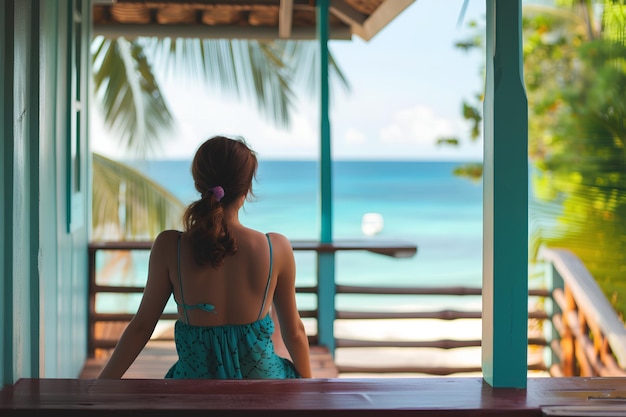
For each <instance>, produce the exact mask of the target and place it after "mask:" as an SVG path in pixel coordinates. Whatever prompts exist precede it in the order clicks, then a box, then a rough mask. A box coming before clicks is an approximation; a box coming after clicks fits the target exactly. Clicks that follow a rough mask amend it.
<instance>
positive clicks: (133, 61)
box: [92, 37, 173, 156]
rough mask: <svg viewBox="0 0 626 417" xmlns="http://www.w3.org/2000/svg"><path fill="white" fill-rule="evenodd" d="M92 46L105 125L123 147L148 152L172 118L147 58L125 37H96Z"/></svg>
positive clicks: (161, 136)
mask: <svg viewBox="0 0 626 417" xmlns="http://www.w3.org/2000/svg"><path fill="white" fill-rule="evenodd" d="M92 49H93V58H92V60H93V77H94V86H95V93H96V99H97V101H98V102H99V103H100V106H101V108H102V110H103V113H104V122H105V125H106V127H107V128H109V129H112V130H113V131H114V132H115V134H116V135H117V137H118V138H119V141H120V145H122V146H124V147H125V148H127V149H129V150H134V151H135V152H136V153H137V154H138V155H139V156H144V155H146V154H148V153H150V152H151V151H153V150H154V149H156V148H157V147H158V145H159V144H160V142H159V140H160V139H161V138H163V137H164V133H167V132H169V131H170V130H171V128H172V127H173V118H172V115H171V112H170V109H169V107H168V106H167V103H166V101H165V98H164V97H163V95H161V93H160V89H159V85H158V82H157V80H156V78H155V76H154V74H153V71H152V67H151V64H150V62H149V60H148V58H147V57H146V55H145V54H144V53H143V50H142V48H141V46H140V45H138V44H137V43H135V42H130V41H128V40H126V39H124V38H117V39H114V40H111V39H107V38H103V37H98V38H96V39H95V40H94V42H93V45H92Z"/></svg>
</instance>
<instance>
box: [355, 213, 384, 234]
mask: <svg viewBox="0 0 626 417" xmlns="http://www.w3.org/2000/svg"><path fill="white" fill-rule="evenodd" d="M384 225H385V221H384V219H383V216H382V214H380V213H365V214H364V215H363V218H362V220H361V231H362V232H363V234H364V235H366V236H374V235H377V234H379V233H380V232H382V231H383V226H384Z"/></svg>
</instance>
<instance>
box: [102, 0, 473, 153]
mask: <svg viewBox="0 0 626 417" xmlns="http://www.w3.org/2000/svg"><path fill="white" fill-rule="evenodd" d="M462 5H463V0H443V1H442V0H416V1H415V2H414V3H413V4H411V5H410V6H409V7H408V8H407V9H406V10H404V11H403V12H402V13H401V14H400V15H399V16H397V17H396V18H395V20H393V21H392V22H391V23H390V24H389V25H388V26H387V27H385V28H384V29H383V30H382V31H380V32H379V33H378V34H377V35H376V36H375V37H374V38H373V39H371V40H370V41H368V42H365V41H363V40H362V39H361V38H359V37H357V36H355V37H354V38H353V40H351V41H331V43H330V49H331V51H332V53H333V55H334V57H335V59H336V60H337V62H338V64H339V66H340V67H341V68H342V70H343V71H344V73H345V74H346V76H347V78H348V80H349V82H350V85H351V89H350V91H349V92H345V91H344V90H343V89H342V88H338V89H336V90H335V91H334V93H333V96H334V97H333V103H332V107H331V115H330V117H331V140H332V143H333V148H332V155H333V157H334V158H336V159H385V160H394V159H403V160H455V161H458V160H473V161H479V160H481V159H482V140H478V141H475V142H473V141H471V140H470V139H469V128H468V125H467V122H465V121H464V120H463V118H462V117H461V106H462V101H463V100H464V99H465V100H471V99H472V97H473V96H474V95H475V94H476V93H478V92H480V90H481V88H482V79H481V73H480V71H481V66H482V65H483V62H484V57H483V56H482V54H481V53H480V52H478V51H474V52H472V53H466V52H463V51H462V50H460V49H458V48H456V47H455V46H454V44H455V43H456V42H457V41H459V40H464V39H466V38H467V37H468V35H470V34H471V32H469V30H468V29H467V25H466V24H464V25H461V26H458V25H457V20H458V18H459V15H460V12H461V9H462ZM484 13H485V1H484V0H470V1H469V6H468V9H467V11H466V14H465V19H464V21H465V22H466V23H467V22H469V21H470V20H475V19H478V20H480V21H481V22H482V21H483V18H484ZM162 89H163V92H164V94H165V97H166V98H167V99H168V101H169V103H170V106H171V108H172V110H173V113H174V116H175V118H176V126H177V128H176V131H175V132H174V134H173V135H172V137H173V139H172V140H169V141H166V143H165V144H164V147H163V149H162V150H161V151H160V152H159V153H158V154H157V155H154V156H153V158H157V159H160V158H166V159H167V158H176V159H189V158H191V157H192V155H193V153H194V151H195V149H196V148H197V146H198V145H199V144H200V143H201V142H202V141H203V140H204V139H206V138H208V137H210V136H213V135H216V134H228V135H237V136H243V137H245V138H246V140H247V141H248V143H250V145H251V146H252V147H253V148H254V149H255V150H256V151H257V152H258V153H259V156H260V157H261V158H264V159H316V158H318V156H319V133H318V132H319V127H318V126H319V116H318V106H317V104H315V103H312V102H311V101H310V100H305V101H302V102H299V103H298V108H299V111H297V112H294V117H293V121H292V126H291V128H290V129H289V130H283V129H279V128H276V127H274V126H273V125H272V124H271V123H270V122H267V121H265V119H263V118H262V117H261V116H260V115H258V113H257V111H256V109H255V107H254V105H253V104H249V103H241V102H237V101H235V100H230V99H225V98H224V97H210V96H209V95H208V93H206V90H204V89H198V87H197V86H193V85H190V84H189V83H185V82H182V81H181V80H175V79H168V80H163V81H162ZM199 91H200V93H199ZM103 130H104V129H103V128H102V125H101V122H100V120H99V118H98V117H97V115H92V136H91V137H92V140H91V147H92V150H93V151H94V152H99V153H102V154H104V155H106V156H110V157H113V158H124V157H125V156H126V155H124V154H123V152H121V151H120V150H119V147H118V146H116V144H115V141H114V140H112V139H111V138H110V137H107V135H106V134H104V133H102V132H103ZM440 136H457V137H460V138H461V139H462V145H461V146H459V147H450V146H438V145H436V143H435V140H436V138H437V137H440Z"/></svg>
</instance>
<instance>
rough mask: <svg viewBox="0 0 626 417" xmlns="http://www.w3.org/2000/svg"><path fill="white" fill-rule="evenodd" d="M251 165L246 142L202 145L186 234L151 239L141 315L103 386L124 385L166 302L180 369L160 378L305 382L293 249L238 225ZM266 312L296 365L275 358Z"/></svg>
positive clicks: (306, 347) (219, 139)
mask: <svg viewBox="0 0 626 417" xmlns="http://www.w3.org/2000/svg"><path fill="white" fill-rule="evenodd" d="M257 165H258V162H257V158H256V155H255V153H254V152H253V151H252V150H251V149H250V148H248V146H246V144H245V142H244V141H243V140H235V139H230V138H226V137H221V136H216V137H213V138H211V139H209V140H207V141H206V142H204V143H203V144H202V145H201V146H200V148H199V149H198V151H197V152H196V155H195V157H194V160H193V164H192V170H191V171H192V175H193V179H194V183H195V187H196V190H198V192H199V193H200V199H199V200H197V201H196V202H194V203H192V204H190V205H189V207H188V208H187V210H186V212H185V214H184V218H183V220H184V232H179V231H176V230H166V231H163V232H161V233H160V234H159V235H158V236H157V238H156V239H155V241H154V244H153V246H152V250H151V253H150V264H149V270H148V281H147V284H146V288H145V291H144V294H143V298H142V301H141V304H140V305H139V309H138V311H137V314H136V315H135V317H134V318H133V319H132V320H131V322H130V323H129V325H128V327H127V328H126V330H125V331H124V333H123V335H122V337H121V338H120V341H119V343H118V344H117V346H116V348H115V350H114V352H113V354H112V355H111V358H110V359H109V361H108V363H107V365H106V366H105V367H104V369H103V370H102V372H101V374H100V376H99V378H121V377H122V375H123V374H124V373H125V372H126V370H127V369H128V368H129V366H130V365H131V364H132V362H133V361H134V360H135V358H136V357H137V355H138V354H139V352H140V351H141V350H142V349H143V347H144V346H145V345H146V343H147V342H148V340H149V339H150V336H151V335H152V332H153V331H154V327H155V325H156V323H157V321H158V319H159V318H160V316H161V314H162V312H163V309H164V308H165V304H166V303H167V301H168V299H169V297H170V295H171V294H172V293H173V295H174V300H175V301H176V304H177V305H178V320H177V321H176V325H175V330H174V335H175V336H174V337H175V340H176V350H177V352H178V361H177V362H176V363H175V364H174V365H173V366H172V367H171V368H170V370H169V371H168V373H167V375H166V378H219V379H239V378H298V377H307V378H310V377H311V369H310V363H309V345H308V340H307V335H306V333H305V331H304V326H303V324H302V320H301V319H300V316H299V313H298V309H297V307H296V298H295V272H296V268H295V262H294V256H293V250H292V248H291V245H290V243H289V241H288V240H287V238H285V237H284V236H283V235H280V234H277V233H268V234H263V233H261V232H258V231H256V230H253V229H249V228H247V227H245V226H244V225H242V224H241V223H240V221H239V216H238V214H239V209H240V208H241V207H242V206H243V204H244V201H245V200H246V198H247V197H248V196H250V195H253V194H252V181H253V179H254V178H255V175H256V169H257ZM272 304H273V305H274V308H275V311H276V315H277V317H278V322H279V323H280V331H281V335H282V337H283V340H284V342H285V346H286V347H287V350H288V352H289V355H290V356H291V359H292V361H293V362H291V361H289V360H287V359H285V358H281V357H279V356H277V355H276V353H275V352H274V347H273V344H272V339H271V337H272V333H273V331H274V324H273V321H272V318H271V317H270V314H269V312H270V307H271V306H272Z"/></svg>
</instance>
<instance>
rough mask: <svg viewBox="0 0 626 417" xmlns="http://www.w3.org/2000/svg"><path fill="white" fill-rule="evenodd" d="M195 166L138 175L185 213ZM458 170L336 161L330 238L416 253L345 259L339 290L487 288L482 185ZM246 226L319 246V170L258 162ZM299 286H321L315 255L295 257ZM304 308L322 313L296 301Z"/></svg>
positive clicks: (359, 303)
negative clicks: (366, 225) (370, 232)
mask: <svg viewBox="0 0 626 417" xmlns="http://www.w3.org/2000/svg"><path fill="white" fill-rule="evenodd" d="M190 164H191V161H188V160H158V161H142V162H136V163H134V164H133V166H134V167H135V168H136V169H138V170H139V171H141V172H142V173H143V174H145V175H146V176H148V177H149V178H151V179H152V180H154V181H156V182H157V183H159V184H160V185H162V186H163V187H164V188H166V189H167V190H169V191H170V192H171V193H172V194H174V195H175V196H176V197H178V198H179V199H180V200H181V201H182V202H183V203H185V204H187V203H190V202H192V201H194V200H195V199H197V198H198V194H197V192H196V191H195V189H194V187H193V181H192V178H191V173H190ZM461 164H462V163H461V162H417V161H335V162H334V164H333V166H332V175H333V237H334V238H337V239H344V238H346V239H369V240H374V241H375V240H376V239H382V240H390V239H391V240H400V241H403V242H407V243H412V244H415V245H416V246H417V247H418V251H417V254H416V255H415V256H414V257H412V258H391V257H387V256H383V255H377V254H372V253H368V252H352V251H350V252H343V253H341V252H339V253H338V254H337V256H336V281H337V283H338V284H343V285H372V286H380V285H385V286H452V285H453V286H471V287H480V286H481V276H482V183H481V182H480V181H479V182H473V181H470V180H468V179H466V178H461V177H458V176H455V175H454V174H453V170H454V168H455V167H457V166H459V165H461ZM253 190H254V194H255V197H254V198H253V200H252V201H249V202H246V204H245V205H244V209H243V211H242V213H241V214H240V219H241V221H242V222H243V223H244V224H246V225H247V226H249V227H252V228H255V229H258V230H260V231H263V232H279V233H282V234H284V235H285V236H287V237H288V238H290V239H319V237H320V214H319V212H320V208H319V207H320V200H319V197H320V192H319V190H320V186H319V164H318V163H317V162H316V161H286V160H260V161H259V169H258V172H257V178H256V181H255V183H254V185H253ZM366 213H378V214H380V215H381V216H382V219H383V229H382V231H381V232H380V233H379V234H377V235H375V236H367V235H365V234H364V233H363V231H362V229H361V225H362V219H363V215H364V214H366ZM296 265H297V282H298V283H299V284H302V285H310V284H314V283H315V280H316V278H315V274H316V272H315V255H314V254H313V253H308V252H296ZM299 297H300V298H299V301H298V303H299V305H300V307H301V308H309V307H314V306H315V298H314V297H313V296H307V295H301V296H299ZM416 297H417V296H413V297H411V296H375V297H373V296H368V295H360V296H355V295H342V296H338V297H337V300H336V303H337V307H338V308H339V309H358V310H363V309H365V310H367V309H371V310H378V309H381V308H382V309H385V310H396V311H397V310H420V309H432V308H433V307H435V308H438V309H439V308H441V309H445V308H454V309H463V308H472V309H475V308H478V309H480V299H479V297H475V298H472V297H462V300H461V298H460V297H439V296H436V297H434V296H428V297H424V296H421V297H419V299H416Z"/></svg>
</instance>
